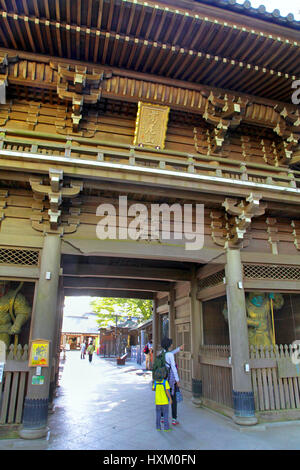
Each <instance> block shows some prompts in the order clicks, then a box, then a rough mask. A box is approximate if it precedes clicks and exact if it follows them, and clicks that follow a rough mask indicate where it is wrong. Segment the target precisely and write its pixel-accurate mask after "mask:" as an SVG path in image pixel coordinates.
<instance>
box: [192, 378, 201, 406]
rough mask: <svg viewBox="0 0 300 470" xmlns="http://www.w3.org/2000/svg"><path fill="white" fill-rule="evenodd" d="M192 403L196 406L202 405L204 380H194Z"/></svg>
mask: <svg viewBox="0 0 300 470" xmlns="http://www.w3.org/2000/svg"><path fill="white" fill-rule="evenodd" d="M192 394H193V397H192V403H193V405H195V406H201V405H202V399H201V397H202V380H199V379H192Z"/></svg>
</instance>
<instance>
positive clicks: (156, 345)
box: [152, 296, 159, 361]
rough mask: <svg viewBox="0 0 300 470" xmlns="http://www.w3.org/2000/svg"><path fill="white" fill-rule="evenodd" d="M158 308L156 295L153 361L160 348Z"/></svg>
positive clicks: (153, 321)
mask: <svg viewBox="0 0 300 470" xmlns="http://www.w3.org/2000/svg"><path fill="white" fill-rule="evenodd" d="M156 309H157V299H156V296H155V298H154V299H153V313H152V344H153V361H154V359H155V358H156V355H157V352H158V350H159V344H158V326H159V323H158V320H159V314H158V313H157V311H156Z"/></svg>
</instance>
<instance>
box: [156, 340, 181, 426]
mask: <svg viewBox="0 0 300 470" xmlns="http://www.w3.org/2000/svg"><path fill="white" fill-rule="evenodd" d="M171 345H172V340H171V338H167V337H165V338H163V339H162V341H161V347H162V348H163V350H164V351H165V353H166V354H165V360H166V366H167V369H168V382H169V384H170V392H171V398H172V424H173V426H176V425H177V424H179V422H178V421H177V401H176V392H177V391H178V390H179V385H180V381H179V376H178V371H177V366H176V363H175V358H174V355H175V354H176V353H178V352H179V351H183V349H184V345H181V346H179V347H178V348H176V349H173V350H172V351H169V348H170V346H171Z"/></svg>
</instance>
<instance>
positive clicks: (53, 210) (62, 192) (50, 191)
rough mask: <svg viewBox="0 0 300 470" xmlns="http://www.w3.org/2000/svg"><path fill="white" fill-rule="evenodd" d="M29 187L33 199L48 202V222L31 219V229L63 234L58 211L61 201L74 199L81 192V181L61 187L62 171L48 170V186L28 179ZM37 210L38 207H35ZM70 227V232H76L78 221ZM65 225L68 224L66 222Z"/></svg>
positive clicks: (41, 181)
mask: <svg viewBox="0 0 300 470" xmlns="http://www.w3.org/2000/svg"><path fill="white" fill-rule="evenodd" d="M29 181H30V185H31V188H32V190H33V193H34V195H35V198H38V199H39V200H41V199H42V200H43V199H44V198H45V197H46V198H48V200H49V205H50V207H49V210H48V218H49V220H48V221H45V222H43V217H41V215H39V217H38V218H36V217H32V219H31V220H32V227H33V228H34V229H35V230H39V231H44V232H45V231H47V232H48V231H49V230H50V231H51V232H55V233H61V228H63V231H64V232H65V231H66V230H68V229H67V226H68V225H67V226H66V227H62V226H61V224H62V220H61V215H62V211H61V209H60V207H61V205H62V201H63V199H71V198H75V197H76V196H77V195H78V194H79V193H80V191H81V190H82V187H83V185H82V182H81V181H76V180H74V181H71V182H70V186H69V187H64V186H63V172H62V170H56V169H50V170H49V182H50V184H43V180H42V179H41V178H38V177H31V178H30V180H29ZM35 209H37V210H39V207H35ZM70 222H71V225H72V231H76V228H77V226H78V225H79V221H77V222H76V224H74V221H73V220H72V221H70ZM67 224H69V222H68V221H67Z"/></svg>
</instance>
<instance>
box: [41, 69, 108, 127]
mask: <svg viewBox="0 0 300 470" xmlns="http://www.w3.org/2000/svg"><path fill="white" fill-rule="evenodd" d="M50 65H51V67H52V68H53V69H54V70H57V75H58V77H57V94H58V96H59V98H61V99H62V100H66V101H68V102H70V103H72V110H73V113H72V122H73V132H75V133H77V132H78V131H79V124H80V121H81V119H82V108H83V106H84V104H95V103H97V102H98V101H99V100H100V98H101V92H102V81H103V80H104V78H110V77H111V75H112V74H111V73H110V72H109V73H104V72H101V73H99V72H96V71H95V70H94V69H91V70H88V68H87V67H85V66H80V65H75V66H71V65H69V64H61V63H55V62H51V63H50Z"/></svg>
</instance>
